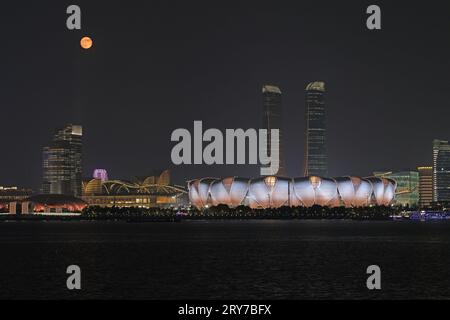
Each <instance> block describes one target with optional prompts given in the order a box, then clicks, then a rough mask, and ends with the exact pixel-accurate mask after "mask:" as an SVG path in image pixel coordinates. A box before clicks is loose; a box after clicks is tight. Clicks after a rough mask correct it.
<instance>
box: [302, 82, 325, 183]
mask: <svg viewBox="0 0 450 320" xmlns="http://www.w3.org/2000/svg"><path fill="white" fill-rule="evenodd" d="M324 94H325V83H324V82H311V83H310V84H308V86H307V87H306V150H305V170H304V174H305V176H322V177H326V176H328V157H327V145H326V126H325V102H324Z"/></svg>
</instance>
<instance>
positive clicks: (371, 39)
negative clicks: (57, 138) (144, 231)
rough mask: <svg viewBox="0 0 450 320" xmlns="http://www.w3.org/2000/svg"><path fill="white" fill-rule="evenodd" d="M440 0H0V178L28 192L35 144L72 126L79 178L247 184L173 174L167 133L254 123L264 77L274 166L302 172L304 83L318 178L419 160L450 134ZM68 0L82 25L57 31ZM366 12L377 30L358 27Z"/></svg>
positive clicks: (445, 30) (214, 172) (448, 49)
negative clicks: (279, 125)
mask: <svg viewBox="0 0 450 320" xmlns="http://www.w3.org/2000/svg"><path fill="white" fill-rule="evenodd" d="M394 2H395V3H394ZM446 2H448V1H446ZM446 2H445V1H435V0H433V1H426V2H422V5H418V4H415V3H413V2H411V1H370V2H368V1H274V0H272V1H243V0H240V1H221V0H220V1H219V0H209V1H195V0H193V1H168V0H162V1H123V2H114V1H95V2H94V1H76V2H66V1H52V2H48V1H42V0H40V1H33V2H31V1H29V4H26V2H23V1H9V4H7V3H3V2H2V7H1V13H0V18H1V19H0V27H1V29H0V30H1V31H0V32H1V34H2V43H3V45H2V48H1V50H0V61H1V71H0V88H1V89H0V106H1V110H2V112H1V118H0V119H1V126H0V128H1V135H0V136H1V146H2V156H1V158H0V185H19V186H23V187H32V188H35V189H38V188H39V186H40V181H41V149H42V147H43V146H44V145H46V144H48V143H49V141H50V139H51V136H52V134H53V132H54V130H55V129H57V128H59V127H63V126H64V125H65V124H66V123H75V124H82V125H83V127H84V150H83V158H84V160H83V161H84V172H85V175H86V176H87V175H90V174H91V172H92V170H93V169H94V168H105V169H107V170H108V172H109V175H110V177H112V178H130V177H132V176H136V175H138V176H143V175H146V174H147V173H149V172H151V171H152V169H159V168H160V169H164V168H170V169H172V172H173V178H174V179H175V182H177V183H180V184H181V183H183V181H184V180H186V179H192V178H196V177H203V176H218V177H221V176H229V175H240V176H244V177H254V176H258V175H259V167H258V166H210V167H208V166H206V165H197V166H179V167H176V166H174V165H172V164H171V160H170V151H171V149H172V147H173V146H174V143H172V142H171V141H170V135H171V132H172V131H173V130H175V129H176V128H187V129H189V130H190V131H191V132H192V131H193V121H194V120H202V121H203V125H204V127H206V128H211V127H214V128H219V129H222V130H225V128H258V127H259V126H260V125H261V122H262V96H261V86H262V85H263V84H265V83H271V84H276V85H278V86H280V88H281V90H282V91H283V113H284V124H285V126H284V130H285V137H286V158H287V167H288V173H289V174H290V175H291V176H301V174H302V169H303V153H304V141H305V136H304V131H305V126H304V113H305V92H304V89H305V86H306V84H307V83H308V82H311V81H316V80H322V81H325V82H326V87H327V93H326V108H327V126H328V150H329V152H328V157H329V172H330V175H333V176H338V175H348V174H353V175H361V176H366V175H370V174H371V173H372V172H373V171H376V170H382V169H388V170H400V169H406V168H415V167H416V166H418V165H429V164H431V144H432V139H434V138H438V139H450V129H449V126H448V124H449V122H450V121H449V120H450V103H449V101H450V94H449V93H450V81H449V75H450V63H449V57H450V37H449V34H450V10H449V5H448V4H445V3H446ZM70 4H78V5H80V7H81V9H82V30H81V31H69V30H68V29H67V28H66V18H67V14H66V7H67V6H68V5H70ZM370 4H378V5H379V6H380V7H381V9H382V30H381V31H369V30H367V28H366V18H367V15H366V13H365V11H366V8H367V6H368V5H370ZM83 35H89V36H90V37H92V38H93V41H94V47H93V48H92V49H90V50H87V51H86V50H82V49H81V48H80V46H79V40H80V38H81V37H82V36H83Z"/></svg>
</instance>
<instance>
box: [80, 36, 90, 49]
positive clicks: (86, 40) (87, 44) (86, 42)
mask: <svg viewBox="0 0 450 320" xmlns="http://www.w3.org/2000/svg"><path fill="white" fill-rule="evenodd" d="M80 45H81V47H82V48H83V49H89V48H90V47H92V39H91V38H89V37H83V38H81V40H80Z"/></svg>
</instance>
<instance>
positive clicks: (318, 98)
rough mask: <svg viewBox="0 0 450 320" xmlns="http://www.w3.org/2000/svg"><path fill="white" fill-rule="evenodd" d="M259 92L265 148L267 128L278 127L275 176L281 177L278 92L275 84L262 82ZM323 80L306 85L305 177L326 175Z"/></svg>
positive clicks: (282, 160) (282, 151)
mask: <svg viewBox="0 0 450 320" xmlns="http://www.w3.org/2000/svg"><path fill="white" fill-rule="evenodd" d="M262 93H263V129H267V130H268V134H269V135H268V137H267V150H271V145H270V141H271V139H270V138H271V137H270V130H271V129H278V130H279V136H280V141H279V155H280V165H279V170H278V173H277V174H276V175H277V176H281V177H283V176H284V177H285V176H287V172H286V162H285V143H284V135H283V125H282V99H281V96H282V93H281V90H280V88H279V87H277V86H274V85H264V86H263V89H262ZM324 95H325V83H324V82H320V81H317V82H311V83H310V84H308V85H307V87H306V113H305V121H306V122H305V127H306V135H305V137H306V143H305V153H304V157H305V163H304V171H303V173H304V175H305V176H319V177H327V176H328V159H327V144H326V126H325V103H324Z"/></svg>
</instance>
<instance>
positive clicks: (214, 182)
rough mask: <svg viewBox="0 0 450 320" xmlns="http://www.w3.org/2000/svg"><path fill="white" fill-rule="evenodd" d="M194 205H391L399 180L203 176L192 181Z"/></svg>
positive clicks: (255, 207)
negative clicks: (221, 177)
mask: <svg viewBox="0 0 450 320" xmlns="http://www.w3.org/2000/svg"><path fill="white" fill-rule="evenodd" d="M188 189H189V200H190V203H191V205H193V206H195V207H197V208H199V209H202V208H207V207H209V206H217V205H220V204H223V205H228V206H230V207H237V206H240V205H245V206H249V207H251V208H254V209H257V208H279V207H282V206H291V207H295V206H303V207H311V206H314V205H319V206H327V207H339V206H345V207H366V206H371V205H380V206H381V205H385V206H388V205H391V204H392V203H393V200H394V198H395V190H396V182H395V181H394V180H392V179H388V178H383V177H368V178H359V177H339V178H322V177H318V176H310V177H302V178H293V179H292V178H282V177H276V176H268V177H263V178H257V179H251V180H249V179H245V178H239V177H230V178H225V179H216V178H203V179H197V180H192V181H189V182H188Z"/></svg>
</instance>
